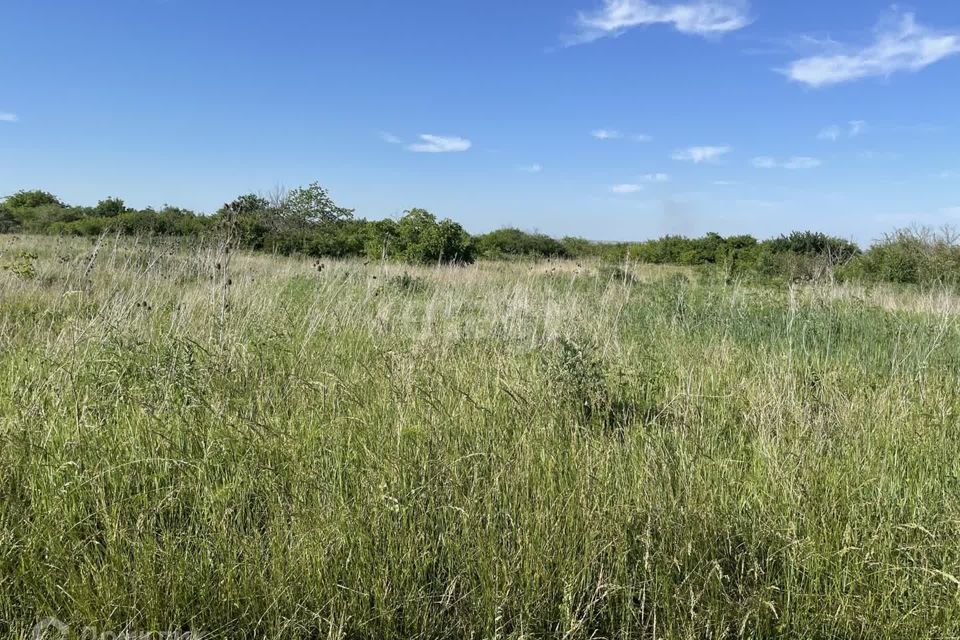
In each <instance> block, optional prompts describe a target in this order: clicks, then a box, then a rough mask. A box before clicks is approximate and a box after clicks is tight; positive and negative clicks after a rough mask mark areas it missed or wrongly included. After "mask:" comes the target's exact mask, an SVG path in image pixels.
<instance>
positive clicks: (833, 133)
mask: <svg viewBox="0 0 960 640" xmlns="http://www.w3.org/2000/svg"><path fill="white" fill-rule="evenodd" d="M842 135H843V131H842V130H841V129H840V127H838V126H837V125H835V124H833V125H830V126H829V127H824V128H823V129H821V130H820V133H818V134H817V139H818V140H829V141H830V142H836V141H837V140H839V139H840V136H842Z"/></svg>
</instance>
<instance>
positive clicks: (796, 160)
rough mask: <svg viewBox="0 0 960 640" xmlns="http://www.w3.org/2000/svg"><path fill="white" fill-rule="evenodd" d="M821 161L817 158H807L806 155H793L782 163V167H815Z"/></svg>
mask: <svg viewBox="0 0 960 640" xmlns="http://www.w3.org/2000/svg"><path fill="white" fill-rule="evenodd" d="M821 164H823V163H822V162H820V159H819V158H808V157H806V156H795V157H793V158H790V159H789V160H787V161H786V162H784V163H783V168H784V169H816V168H817V167H819V166H820V165H821Z"/></svg>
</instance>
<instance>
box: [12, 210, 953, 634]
mask: <svg viewBox="0 0 960 640" xmlns="http://www.w3.org/2000/svg"><path fill="white" fill-rule="evenodd" d="M40 206H41V207H46V206H49V203H45V204H42V205H40ZM261 206H262V203H256V207H255V208H254V210H253V211H254V213H255V212H256V211H259V210H260V208H261ZM12 209H13V212H14V215H15V216H16V217H17V220H18V224H22V220H23V217H22V208H20V207H16V206H15V207H13V208H12ZM229 209H230V211H229V212H225V213H224V214H223V215H222V216H220V217H227V218H230V217H231V216H232V217H233V218H234V222H233V227H221V231H220V235H209V236H206V237H202V238H199V239H195V240H191V241H190V242H189V243H188V244H183V242H181V241H173V240H171V239H170V238H166V237H160V236H152V237H150V236H137V237H134V238H125V237H124V236H122V235H121V236H117V235H115V234H111V235H109V236H103V237H97V238H93V239H92V240H86V239H81V238H71V237H39V236H12V235H11V236H5V237H3V238H0V264H2V265H9V266H10V268H4V269H0V443H2V444H0V635H3V636H5V637H13V638H28V637H32V636H31V635H30V634H31V631H30V629H31V626H32V625H33V624H34V623H35V622H36V621H37V620H39V619H42V618H44V617H46V616H51V615H56V616H57V617H59V618H60V619H61V620H63V621H64V622H65V623H68V624H70V625H71V627H72V628H74V629H77V628H79V627H81V626H84V625H89V626H92V627H95V628H97V629H112V630H116V632H117V633H120V632H122V631H123V630H125V629H131V630H136V629H154V630H166V629H175V630H185V629H192V630H194V631H195V632H197V633H202V634H205V636H204V637H210V638H238V637H271V638H413V637H418V638H467V637H475V638H521V637H523V638H545V637H566V638H666V639H670V638H678V639H679V638H734V637H742V638H774V637H776V638H865V639H866V638H870V639H882V638H897V639H899V638H920V637H956V636H957V635H958V634H960V597H958V593H960V591H958V589H960V587H958V585H960V500H958V495H960V494H958V492H957V478H958V477H960V430H958V429H957V426H958V425H957V421H958V416H960V326H958V323H957V317H958V315H957V314H958V312H960V298H958V297H957V296H956V295H955V294H954V293H952V292H951V291H950V290H949V289H946V288H943V287H939V288H919V287H912V288H903V287H901V286H895V285H885V284H881V285H869V286H861V285H854V284H849V283H843V282H836V283H832V284H831V283H829V282H827V281H822V282H812V283H807V284H791V285H789V286H779V287H770V286H762V287H754V286H751V285H745V284H742V283H737V282H734V283H733V284H732V285H729V286H727V285H724V284H723V282H722V280H721V279H720V278H718V277H717V274H718V273H720V274H722V273H723V272H722V271H718V270H714V271H704V270H700V269H697V268H691V267H676V266H658V265H640V264H637V263H636V262H618V263H617V264H616V266H615V267H614V265H612V264H610V263H605V262H603V261H601V260H597V259H590V260H583V261H580V262H576V261H560V262H557V261H554V262H553V263H551V264H546V263H536V262H500V263H490V262H478V263H477V264H474V265H473V266H466V267H452V266H443V265H440V266H438V265H436V264H435V263H434V262H433V258H434V257H435V256H436V255H441V256H450V257H453V254H454V253H456V252H452V253H448V252H449V247H448V245H447V244H445V242H446V241H443V242H438V241H437V238H436V237H435V236H433V235H431V234H429V233H427V234H424V233H423V232H422V231H423V229H424V228H427V229H430V228H432V226H433V222H432V221H431V220H430V218H428V217H426V216H424V215H417V216H415V217H414V218H413V220H412V221H411V222H410V223H409V225H410V226H411V229H408V230H407V231H401V230H400V226H401V224H400V223H398V224H397V228H396V233H395V235H394V236H391V237H390V241H389V243H387V244H386V245H385V246H386V247H387V249H386V252H387V253H390V254H392V252H393V251H395V250H396V249H395V248H394V247H395V246H400V245H402V243H404V242H408V241H412V242H415V243H419V242H423V243H424V244H425V245H426V246H430V247H433V249H432V251H434V253H419V252H417V251H414V252H413V253H411V254H409V256H408V255H407V254H400V255H404V257H413V258H414V259H416V261H418V262H429V263H430V266H405V265H401V264H397V263H395V262H393V261H390V260H387V261H375V262H370V263H369V264H366V265H365V264H364V263H363V261H361V260H354V259H348V260H339V259H323V260H322V261H321V260H318V259H316V258H309V257H303V256H293V257H282V256H271V255H267V254H264V253H252V252H246V251H240V252H236V251H233V250H231V244H230V238H231V237H234V236H232V235H231V234H232V233H233V231H234V230H235V229H237V228H242V229H246V228H247V227H243V226H241V224H240V221H239V219H240V218H243V217H244V216H247V215H250V213H251V211H250V210H249V209H248V208H245V206H243V205H242V204H241V205H237V206H232V207H229ZM105 210H109V211H111V212H112V213H111V215H110V216H104V217H109V218H111V219H113V220H120V219H123V218H124V217H125V216H130V215H157V216H162V215H163V214H162V213H161V212H156V213H154V214H143V213H142V212H139V213H135V214H131V212H129V211H126V210H125V208H124V209H123V210H122V211H121V210H120V208H119V207H115V206H112V207H108V208H105ZM84 219H85V220H94V219H96V217H95V216H93V215H90V216H87V217H85V218H84ZM194 222H197V220H194ZM246 222H255V223H256V224H262V223H264V222H265V220H264V219H251V220H246ZM200 223H201V224H204V225H209V224H212V223H211V222H207V221H206V220H202V221H200ZM328 223H330V224H335V225H338V226H342V227H344V228H349V225H351V224H353V222H352V221H350V220H349V219H338V220H335V221H326V222H324V223H323V224H328ZM438 224H439V223H438ZM204 228H206V229H209V227H204ZM118 229H119V227H118ZM417 229H419V231H417ZM264 233H265V234H266V235H265V237H271V238H272V237H278V236H273V235H270V234H274V233H277V231H275V230H272V229H271V230H269V233H268V232H266V231H265V232H264ZM405 234H406V235H405ZM444 237H446V236H444ZM237 241H239V238H237ZM911 241H912V240H911ZM394 242H398V243H400V245H394V244H393V243H394ZM711 242H715V243H719V241H716V240H713V241H711ZM891 242H892V243H893V244H894V245H895V247H899V244H897V243H899V242H903V239H902V238H899V237H897V238H893V239H892V240H891ZM746 244H747V246H744V247H741V248H740V249H739V250H741V251H744V252H749V251H752V250H753V249H752V248H751V247H752V245H750V244H749V243H746ZM438 247H439V249H437V248H438ZM881 247H882V249H881V250H880V252H879V253H873V250H871V251H870V252H867V254H864V256H863V257H864V258H867V257H868V256H869V259H870V260H880V259H881V258H884V259H887V257H888V256H895V255H897V254H896V253H895V252H894V249H891V248H889V247H888V246H887V245H886V244H883V245H881ZM437 252H439V253H437ZM298 253H299V252H298ZM713 255H714V256H715V259H718V258H717V257H716V256H718V255H720V254H719V253H714V254H713ZM722 259H725V258H722ZM855 260H859V258H856V259H855ZM718 261H719V259H718ZM851 264H853V263H851ZM883 264H898V263H896V262H894V258H893V257H889V262H883ZM16 265H19V266H16ZM918 273H919V272H918ZM118 637H119V636H118Z"/></svg>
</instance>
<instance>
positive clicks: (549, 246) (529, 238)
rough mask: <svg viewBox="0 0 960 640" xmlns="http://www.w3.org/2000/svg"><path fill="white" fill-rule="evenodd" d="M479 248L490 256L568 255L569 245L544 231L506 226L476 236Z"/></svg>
mask: <svg viewBox="0 0 960 640" xmlns="http://www.w3.org/2000/svg"><path fill="white" fill-rule="evenodd" d="M476 243H477V250H478V251H479V252H480V254H482V255H483V256H486V257H490V258H501V257H512V256H536V257H566V256H567V255H568V254H569V252H568V250H567V247H566V246H565V245H564V244H562V243H560V242H558V241H556V240H554V239H553V238H551V237H550V236H547V235H544V234H542V233H528V232H526V231H521V230H520V229H513V228H506V229H497V230H496V231H491V232H490V233H486V234H484V235H482V236H478V237H477V238H476Z"/></svg>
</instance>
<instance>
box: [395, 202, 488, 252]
mask: <svg viewBox="0 0 960 640" xmlns="http://www.w3.org/2000/svg"><path fill="white" fill-rule="evenodd" d="M397 243H398V245H399V246H398V250H399V251H398V253H399V255H400V256H401V257H402V258H403V259H404V260H406V261H407V262H410V263H413V264H431V263H441V262H443V263H449V262H464V263H470V262H473V260H474V247H473V243H472V241H471V238H470V235H469V234H468V233H467V232H466V231H464V229H463V227H461V226H460V225H459V224H457V223H456V222H454V221H452V220H450V219H445V220H441V221H440V222H437V218H436V216H434V215H433V214H432V213H430V212H429V211H427V210H426V209H411V210H409V211H407V212H406V214H405V215H404V216H403V217H402V218H401V219H400V221H399V222H398V223H397Z"/></svg>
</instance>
